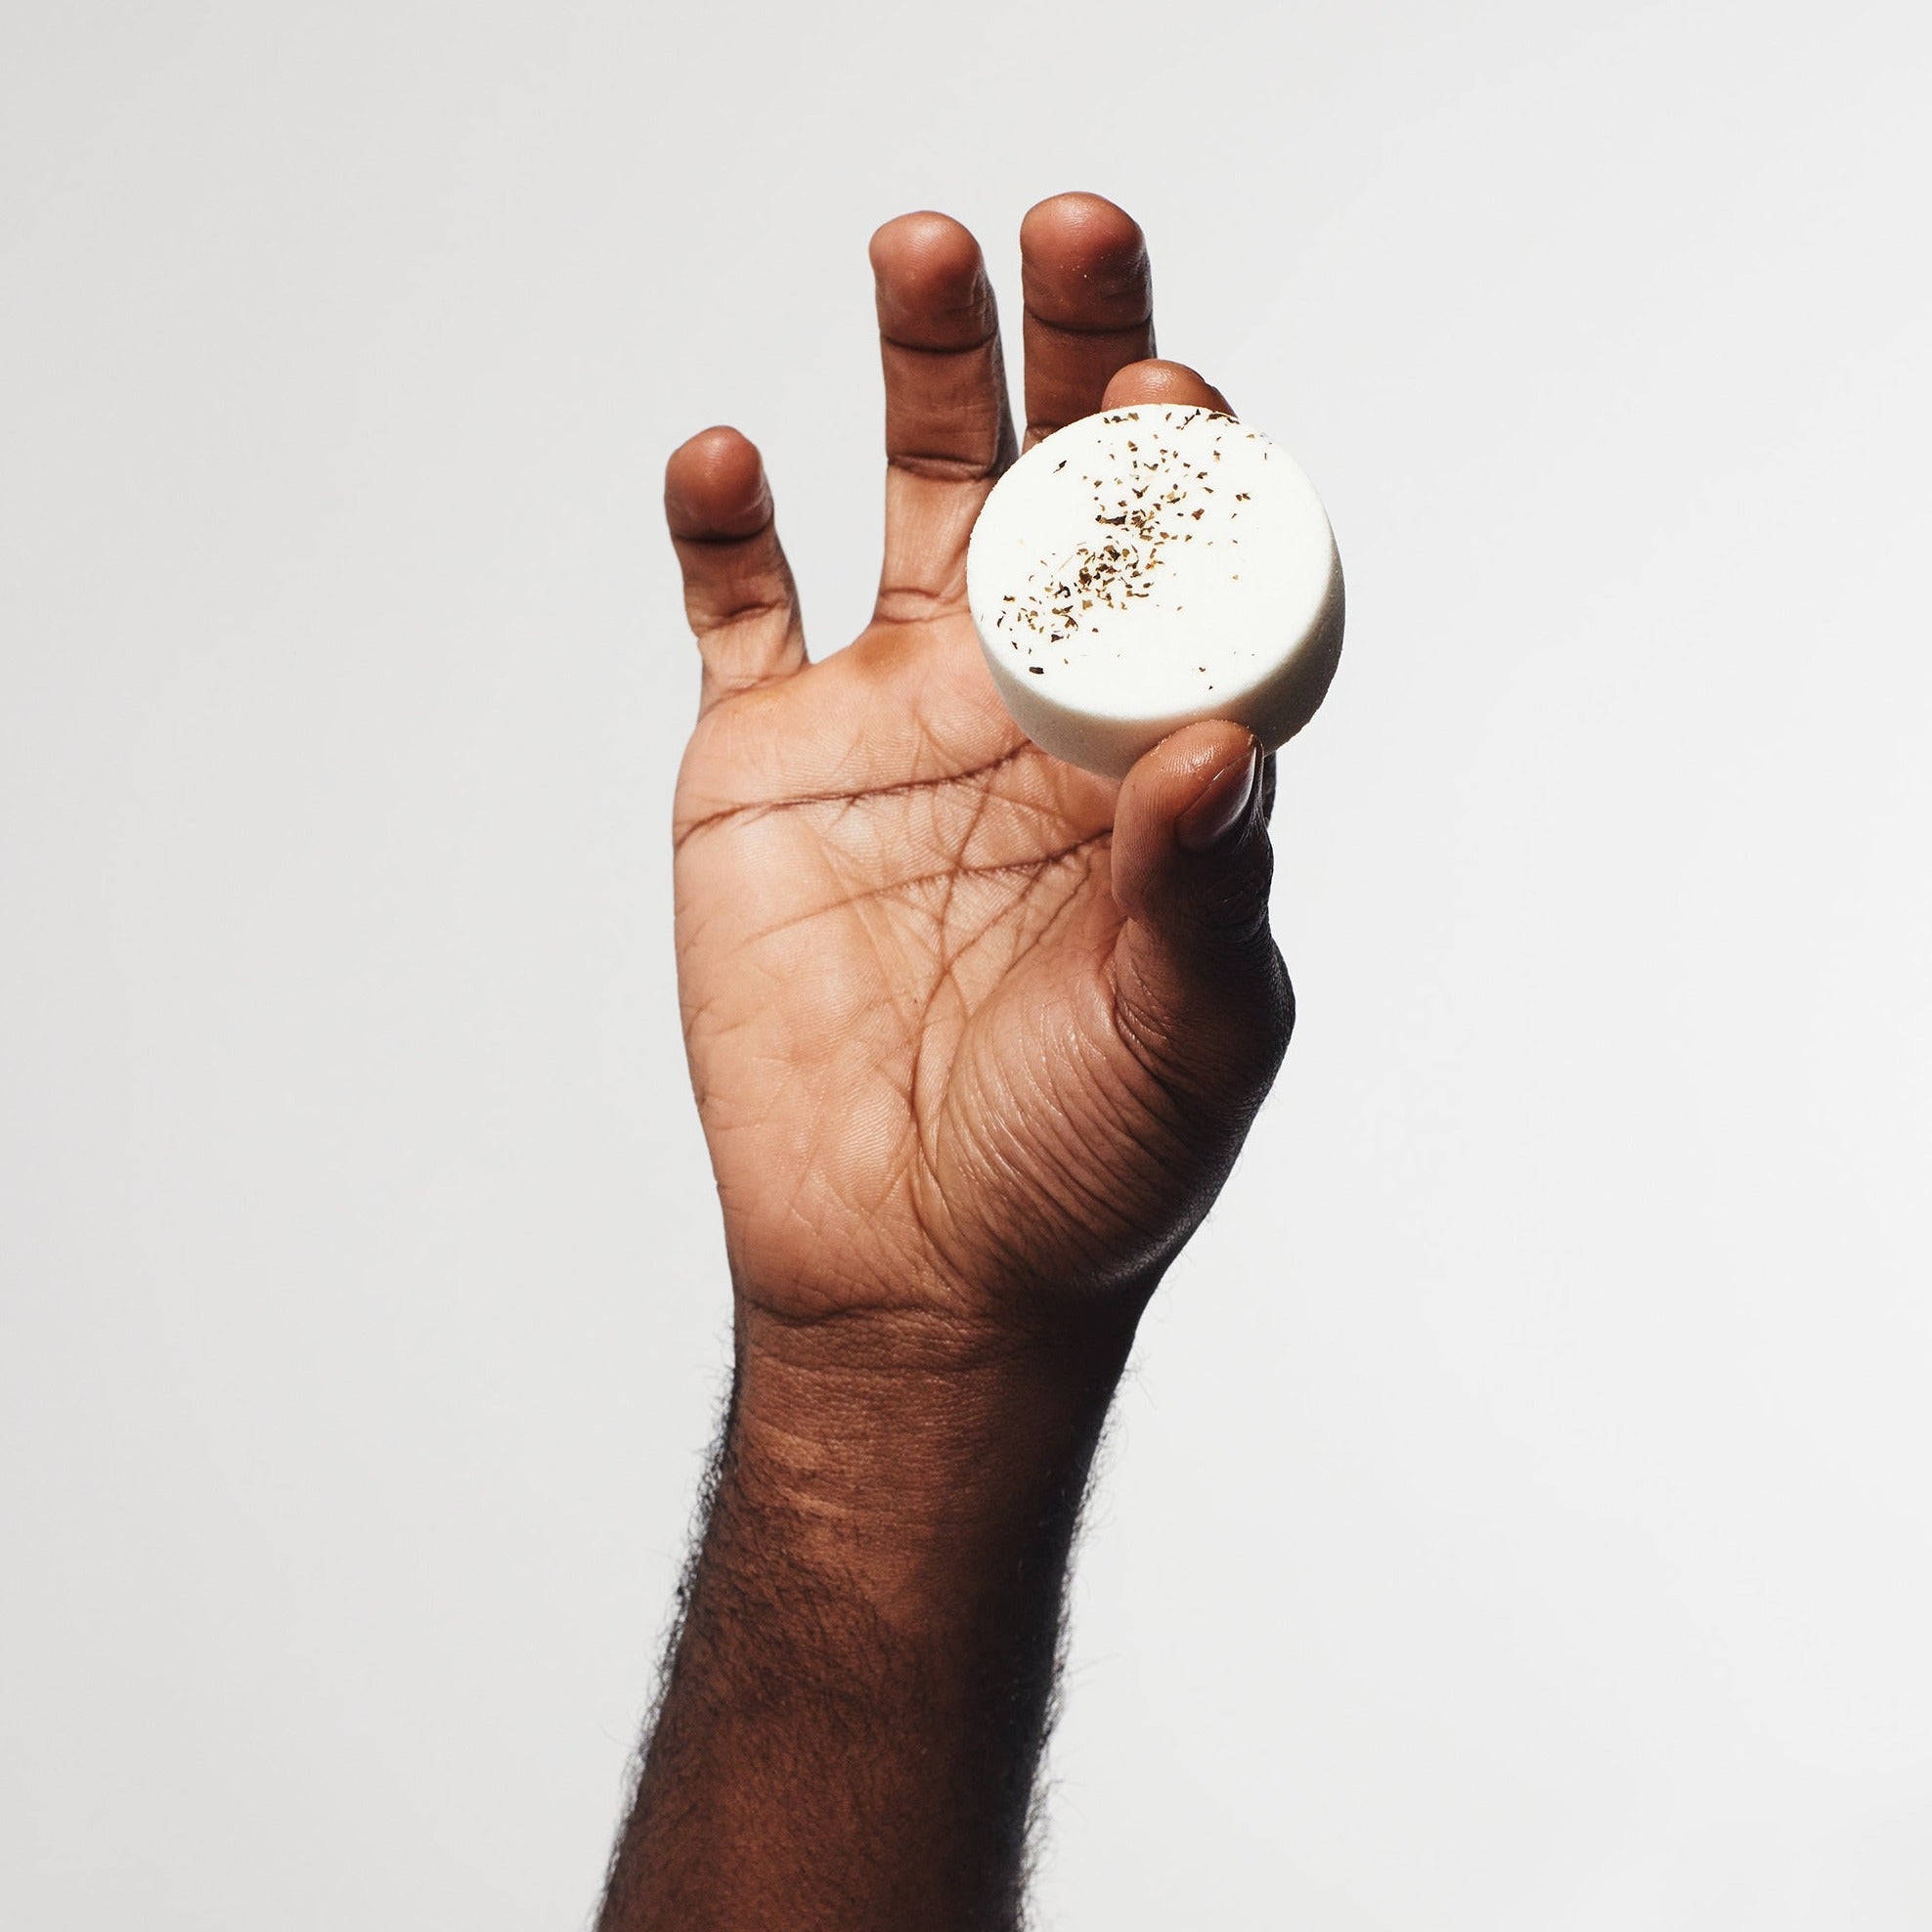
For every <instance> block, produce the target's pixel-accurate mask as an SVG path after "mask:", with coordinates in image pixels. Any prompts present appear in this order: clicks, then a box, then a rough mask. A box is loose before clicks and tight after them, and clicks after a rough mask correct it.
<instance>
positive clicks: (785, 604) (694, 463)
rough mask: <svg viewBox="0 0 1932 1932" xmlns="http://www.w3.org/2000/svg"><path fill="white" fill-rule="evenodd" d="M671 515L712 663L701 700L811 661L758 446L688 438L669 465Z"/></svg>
mask: <svg viewBox="0 0 1932 1932" xmlns="http://www.w3.org/2000/svg"><path fill="white" fill-rule="evenodd" d="M664 514H665V520H666V521H667V522H668V523H669V524H670V526H671V541H672V545H673V547H674V548H675V549H677V552H678V562H679V566H680V568H681V570H682V571H683V575H684V612H685V615H686V616H687V617H688V618H689V619H690V623H691V629H692V631H693V632H694V633H695V634H696V637H697V641H698V654H699V656H700V657H701V658H702V659H703V662H704V694H703V698H702V700H701V702H702V705H703V706H704V707H705V708H707V709H708V708H709V707H710V706H712V705H714V704H716V703H717V702H718V701H719V699H721V698H724V697H729V696H731V695H732V694H733V693H734V692H737V691H747V690H752V689H755V688H756V687H757V686H758V685H760V684H768V683H770V682H772V681H774V680H775V679H779V678H788V677H790V676H791V674H792V673H793V672H794V671H797V670H798V669H799V668H800V666H801V665H803V664H804V663H805V631H804V628H803V626H802V625H801V624H800V622H799V613H798V591H797V587H796V586H795V585H794V584H793V582H792V572H791V566H790V565H789V564H788V563H787V562H786V561H785V553H784V551H783V550H782V549H780V548H779V546H778V533H777V530H776V528H775V526H774V525H773V522H772V515H771V492H770V490H769V489H768V487H767V485H766V481H765V465H764V464H763V463H762V462H761V461H759V455H758V451H757V449H756V448H755V447H754V446H753V445H752V444H751V443H750V442H749V441H748V440H747V439H746V438H745V437H743V436H741V435H739V434H738V432H737V431H736V430H735V429H723V428H720V429H705V430H701V431H700V432H699V433H698V434H697V435H695V436H693V437H692V438H691V439H690V441H689V442H687V443H684V444H681V445H680V447H679V448H678V449H676V450H674V451H673V452H672V456H671V461H670V462H669V463H667V464H666V465H665V471H664Z"/></svg>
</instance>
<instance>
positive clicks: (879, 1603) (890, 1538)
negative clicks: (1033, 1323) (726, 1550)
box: [725, 1308, 1138, 1624]
mask: <svg viewBox="0 0 1932 1932" xmlns="http://www.w3.org/2000/svg"><path fill="white" fill-rule="evenodd" d="M1137 1312H1138V1310H1137V1308H1136V1309H1135V1310H1133V1311H1127V1310H1124V1309H1120V1308H1116V1309H1114V1310H1112V1311H1110V1312H1109V1313H1108V1315H1107V1316H1106V1318H1105V1319H1101V1318H1099V1317H1096V1316H1093V1315H1091V1314H1088V1315H1086V1316H1083V1317H1082V1318H1081V1319H1080V1320H1078V1321H1077V1322H1070V1323H1059V1322H1056V1323H1054V1324H1052V1325H1050V1326H1046V1327H1036V1328H1033V1329H1032V1330H1030V1331H1029V1332H1028V1333H1027V1334H1026V1335H1025V1336H1024V1337H1022V1336H1016V1335H1015V1334H1014V1333H1013V1332H1012V1331H1010V1330H1007V1329H1001V1330H998V1331H992V1330H988V1329H986V1328H984V1327H962V1326H960V1325H957V1324H952V1323H948V1322H945V1321H943V1320H941V1319H939V1318H937V1317H932V1316H925V1315H920V1316H911V1315H905V1314H894V1315H892V1316H891V1317H883V1316H877V1317H875V1316H873V1315H869V1314H868V1315H862V1316H860V1315H855V1316H850V1317H842V1318H835V1319H834V1320H832V1321H830V1322H818V1323H812V1324H809V1325H808V1324H797V1323H787V1322H783V1321H779V1320H774V1319H773V1318H771V1317H769V1316H768V1315H763V1314H760V1313H758V1312H756V1311H751V1310H746V1309H742V1308H741V1310H740V1315H739V1319H738V1323H737V1334H736V1340H737V1379H736V1384H735V1389H734V1395H733V1403H732V1415H731V1422H730V1429H729V1438H728V1444H727V1453H726V1462H725V1480H726V1482H727V1484H728V1485H729V1486H730V1487H731V1489H732V1490H733V1491H734V1492H735V1495H734V1501H735V1502H736V1504H737V1506H738V1507H740V1508H742V1509H746V1510H749V1511H751V1512H753V1513H754V1514H756V1515H757V1516H758V1517H759V1518H761V1519H762V1521H763V1522H765V1523H766V1524H767V1525H768V1528H769V1531H770V1533H772V1534H773V1535H777V1536H780V1537H781V1538H782V1540H783V1542H784V1544H785V1546H786V1553H787V1556H788V1558H789V1559H790V1560H791V1561H792V1562H794V1563H796V1564H798V1565H801V1566H802V1567H803V1568H804V1569H806V1570H808V1571H816V1572H820V1573H824V1574H835V1575H837V1576H838V1577H839V1578H840V1579H841V1581H842V1584H844V1585H849V1586H850V1587H851V1588H853V1589H855V1590H856V1591H858V1592H860V1593H861V1594H863V1595H865V1596H866V1597H868V1598H869V1599H870V1600H871V1602H872V1603H873V1606H874V1607H875V1609H876V1610H877V1611H879V1612H880V1613H881V1614H883V1615H885V1616H886V1617H887V1618H888V1619H889V1620H891V1621H905V1622H912V1621H917V1622H920V1623H922V1624H928V1623H930V1622H931V1620H932V1619H933V1618H934V1617H935V1616H936V1615H938V1616H941V1617H944V1614H945V1613H946V1611H947V1609H948V1607H950V1608H951V1609H953V1610H956V1611H957V1612H958V1613H959V1614H962V1615H969V1614H971V1607H970V1606H971V1605H972V1603H974V1602H975V1601H976V1599H977V1596H978V1594H979V1591H980V1589H981V1587H982V1584H983V1582H984V1581H985V1580H986V1579H987V1578H988V1577H989V1576H991V1575H994V1574H997V1573H998V1572H999V1571H1000V1570H1001V1569H1002V1567H1003V1566H1005V1565H1007V1564H1008V1563H1009V1562H1010V1561H1012V1560H1015V1559H1018V1560H1022V1561H1024V1560H1026V1559H1027V1558H1026V1553H1027V1552H1028V1551H1029V1550H1031V1549H1032V1546H1033V1545H1034V1544H1036V1543H1037V1542H1038V1540H1039V1539H1040V1538H1041V1537H1042V1536H1045V1537H1046V1538H1047V1539H1048V1540H1049V1541H1058V1540H1059V1539H1060V1537H1061V1535H1062V1533H1063V1530H1064V1527H1065V1526H1066V1525H1068V1524H1070V1523H1071V1520H1072V1517H1073V1515H1074V1514H1075V1512H1076V1509H1077V1507H1078V1503H1079V1498H1080V1495H1081V1492H1082V1491H1083V1490H1084V1487H1085V1484H1086V1479H1087V1473H1088V1471H1089V1469H1090V1467H1091V1463H1092V1458H1093V1452H1094V1448H1095V1445H1096V1444H1097V1442H1098V1440H1099V1437H1100V1432H1101V1429H1102V1427H1103V1426H1104V1423H1105V1420H1106V1415H1107V1410H1108V1407H1109V1405H1110V1403H1111V1401H1112V1399H1113V1394H1114V1390H1115V1388H1116V1387H1117V1385H1118V1383H1119V1382H1120V1375H1121V1372H1122V1370H1123V1369H1124V1367H1125V1363H1126V1358H1127V1353H1128V1350H1129V1348H1130V1346H1131V1344H1132V1339H1133V1327H1134V1317H1135V1315H1137Z"/></svg>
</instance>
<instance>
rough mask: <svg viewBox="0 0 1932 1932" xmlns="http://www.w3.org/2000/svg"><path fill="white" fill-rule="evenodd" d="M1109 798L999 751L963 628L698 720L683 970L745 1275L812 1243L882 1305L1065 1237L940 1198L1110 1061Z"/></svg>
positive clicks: (683, 891)
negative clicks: (1095, 1064)
mask: <svg viewBox="0 0 1932 1932" xmlns="http://www.w3.org/2000/svg"><path fill="white" fill-rule="evenodd" d="M1117 789H1118V788H1117V787H1115V786H1113V785H1111V784H1108V783H1105V782H1103V781H1102V780H1100V779H1097V778H1092V777H1089V776H1088V775H1087V774H1086V773H1084V772H1080V771H1077V770H1076V769H1074V768H1071V767H1069V766H1065V765H1062V764H1059V763H1058V762H1057V761H1055V760H1052V759H1049V758H1048V757H1046V756H1045V755H1044V754H1043V753H1041V752H1039V751H1036V750H1035V749H1034V748H1033V747H1032V745H1031V744H1029V743H1028V742H1027V740H1026V739H1025V738H1024V737H1022V736H1021V734H1020V733H1019V732H1018V730H1017V729H1016V728H1015V727H1014V725H1013V724H1011V722H1010V721H1009V720H1008V719H1007V718H1006V716H1005V714H1004V712H1003V711H1002V710H1001V709H1000V707H999V705H998V701H997V699H996V698H995V697H994V696H993V693H992V689H991V686H990V684H989V682H988V680H987V678H986V674H985V672H984V670H983V668H982V666H981V664H980V660H979V652H978V646H977V644H976V643H975V642H974V640H973V637H972V633H971V624H970V620H969V619H967V618H966V617H965V616H964V615H963V613H960V612H958V611H953V612H949V613H946V614H944V615H940V616H936V617H934V618H932V619H930V620H928V621H926V622H923V623H918V624H914V625H910V626H906V627H901V628H893V629H888V628H885V627H875V628H874V629H873V630H872V631H870V632H868V633H867V635H866V636H865V637H861V638H860V639H859V641H858V642H857V643H856V645H855V646H854V648H853V649H852V650H850V651H847V652H842V653H840V654H839V655H838V656H836V657H834V658H832V659H830V660H828V661H827V662H825V663H823V664H820V665H815V666H812V667H811V668H810V669H808V670H807V671H805V672H803V673H801V674H800V675H799V676H798V677H796V678H794V679H792V680H790V681H787V682H786V683H785V684H784V685H783V686H782V687H781V688H779V689H778V690H775V691H772V692H759V693H753V694H748V696H747V697H746V698H742V699H738V700H734V701H732V702H729V703H726V704H724V705H723V706H721V707H719V708H717V709H715V710H713V711H712V712H710V713H708V714H707V716H706V718H705V720H704V722H703V724H701V725H700V727H699V729H698V731H697V732H696V734H695V735H694V737H693V739H692V742H691V746H690V749H689V751H688V753H687V754H686V757H685V762H684V768H683V772H682V775H681V782H680V787H679V806H678V832H677V836H678V917H679V953H680V971H681V979H682V984H683V986H684V988H685V1002H686V1004H685V1024H686V1028H687V1032H688V1037H689V1042H690V1052H691V1061H692V1069H693V1074H694V1076H695V1080H696V1085H697V1091H698V1098H699V1104H700V1107H701V1109H702V1112H703V1116H704V1120H705V1125H706V1129H707V1132H708V1134H709V1136H710V1139H711V1145H712V1151H713V1158H714V1161H715V1163H716V1165H717V1169H718V1175H719V1184H720V1188H721V1191H722V1193H723V1195H724V1205H725V1209H726V1219H727V1223H728V1225H730V1226H731V1227H732V1229H733V1231H734V1234H735V1237H736V1240H735V1245H736V1247H737V1254H736V1256H735V1258H736V1260H737V1263H738V1266H739V1269H740V1272H741V1274H743V1275H745V1276H746V1277H748V1278H750V1279H753V1280H757V1281H761V1282H764V1281H781V1282H796V1281H798V1279H799V1277H798V1271H797V1270H796V1269H795V1268H788V1267H784V1266H781V1265H778V1262H779V1258H780V1257H781V1256H783V1255H787V1254H789V1253H790V1252H791V1251H792V1250H793V1249H794V1248H795V1247H796V1244H797V1242H798V1238H799V1234H800V1231H801V1230H809V1231H810V1232H811V1233H812V1234H813V1235H815V1236H817V1237H819V1238H820V1239H822V1240H823V1242H824V1243H825V1245H826V1247H827V1249H828V1251H836V1252H839V1253H842V1254H846V1255H849V1256H852V1257H854V1258H855V1259H856V1260H857V1261H858V1262H859V1264H860V1270H859V1278H858V1280H857V1281H856V1282H850V1283H845V1284H842V1285H841V1289H842V1290H844V1289H856V1290H857V1292H859V1293H861V1294H870V1293H874V1292H876V1293H878V1294H880V1295H884V1296H894V1295H906V1294H917V1293H920V1292H922V1291H928V1292H929V1291H930V1289H931V1287H932V1286H933V1285H934V1283H935V1281H936V1278H944V1279H945V1280H947V1281H957V1280H961V1279H968V1278H974V1279H977V1278H983V1275H984V1269H983V1268H982V1267H980V1266H977V1265H975V1264H978V1263H983V1262H986V1261H988V1260H993V1259H997V1258H998V1256H997V1254H996V1252H991V1251H996V1250H997V1249H999V1248H1001V1247H1005V1246H1010V1245H1011V1243H1012V1239H1013V1237H1014V1236H1015V1235H1019V1236H1021V1237H1023V1238H1028V1237H1031V1239H1029V1243H1028V1245H1029V1249H1030V1251H1036V1250H1037V1248H1038V1246H1039V1238H1040V1237H1041V1236H1043V1235H1049V1234H1058V1236H1059V1238H1058V1239H1056V1240H1054V1243H1053V1245H1054V1246H1055V1247H1058V1246H1059V1245H1060V1240H1064V1239H1065V1238H1066V1236H1065V1234H1064V1233H1061V1232H1060V1231H1053V1230H1048V1229H1044V1228H1040V1229H1007V1230H1003V1231H1002V1230H996V1229H994V1228H992V1227H990V1226H988V1217H987V1216H986V1214H985V1212H984V1206H985V1203H984V1202H983V1200H982V1198H981V1195H980V1193H979V1192H978V1191H976V1190H975V1189H973V1188H972V1187H971V1186H970V1185H966V1186H962V1185H961V1183H962V1182H963V1181H964V1180H965V1178H966V1176H967V1175H969V1174H970V1173H972V1172H973V1171H974V1170H975V1169H976V1168H979V1167H983V1166H985V1165H988V1164H989V1163H990V1161H991V1160H992V1159H994V1158H995V1150H994V1149H993V1147H992V1146H991V1145H990V1144H989V1143H990V1142H991V1141H992V1140H993V1139H995V1138H996V1137H999V1136H1002V1135H1011V1136H1013V1137H1015V1140H1016V1143H1017V1144H1020V1145H1029V1146H1030V1145H1033V1144H1035V1142H1036V1141H1037V1139H1038V1136H1039V1132H1040V1129H1041V1128H1042V1126H1044V1125H1045V1124H1046V1123H1044V1122H1040V1121H1037V1120H1030V1119H1029V1118H1028V1117H1029V1115H1030V1114H1032V1113H1036V1112H1037V1111H1038V1110H1039V1109H1040V1108H1041V1107H1042V1106H1044V1105H1046V1104H1048V1103H1049V1099H1050V1097H1051V1096H1055V1095H1057V1096H1059V1097H1060V1099H1061V1102H1062V1103H1063V1104H1064V1102H1065V1101H1066V1099H1067V1098H1068V1097H1069V1095H1070V1094H1072V1095H1074V1096H1078V1094H1079V1090H1080V1086H1081V1082H1082V1078H1083V1069H1082V1066H1081V1060H1082V1057H1083V1055H1084V1054H1085V1053H1088V1052H1092V1051H1096V1050H1097V1051H1099V1052H1101V1053H1103V1054H1104V1053H1105V1051H1106V1050H1107V1049H1106V1043H1105V1042H1104V1040H1102V1041H1096V1040H1094V1039H1093V1038H1092V1034H1093V1032H1094V1029H1095V1026H1096V1024H1097V1022H1098V1021H1099V1019H1100V1018H1101V1016H1103V1015H1104V1014H1105V1012H1106V1003H1107V1002H1106V975H1107V969H1108V964H1109V961H1110V959H1111V955H1112V949H1113V944H1114V939H1115V935H1116V934H1117V932H1118V931H1119V928H1120V911H1119V908H1118V907H1117V906H1116V904H1115V902H1114V899H1113V896H1112V894H1111V893H1110V891H1109V890H1108V876H1107V856H1108V855H1107V848H1108V834H1109V829H1110V827H1111V825H1112V822H1113V805H1114V796H1115V793H1116V790H1117ZM774 1070H782V1074H781V1075H779V1076H774ZM1076 1104H1077V1099H1076ZM781 1176H783V1177H789V1184H786V1182H785V1181H783V1180H781V1179H780V1177H781ZM803 1286H804V1288H805V1291H806V1293H807V1295H808V1296H814V1295H822V1294H823V1293H825V1291H824V1290H823V1289H821V1288H819V1287H818V1286H817V1285H815V1284H814V1283H812V1282H811V1281H810V1280H809V1279H808V1280H807V1281H806V1282H805V1283H804V1284H803Z"/></svg>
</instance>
